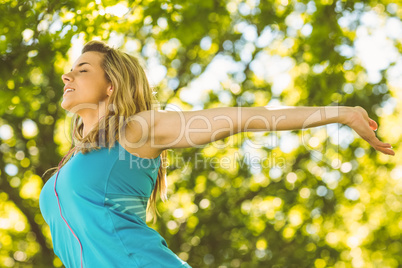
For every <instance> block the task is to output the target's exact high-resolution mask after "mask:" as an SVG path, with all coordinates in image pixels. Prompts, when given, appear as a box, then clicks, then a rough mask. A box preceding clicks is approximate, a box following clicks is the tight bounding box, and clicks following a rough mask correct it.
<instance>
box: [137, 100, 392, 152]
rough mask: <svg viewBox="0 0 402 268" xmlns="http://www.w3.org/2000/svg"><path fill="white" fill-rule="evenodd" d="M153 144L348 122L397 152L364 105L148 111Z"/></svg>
mask: <svg viewBox="0 0 402 268" xmlns="http://www.w3.org/2000/svg"><path fill="white" fill-rule="evenodd" d="M145 117H146V118H147V120H146V121H147V122H150V123H149V126H150V128H149V130H148V131H149V133H150V135H149V136H148V137H149V138H151V147H153V148H159V149H160V150H164V149H168V148H185V147H196V146H200V145H204V144H207V143H210V142H213V141H216V140H220V139H223V138H226V137H229V136H231V135H234V134H236V133H239V132H249V131H250V132H256V131H279V130H295V129H305V128H310V127H317V126H322V125H326V124H330V123H341V124H347V125H349V126H350V127H351V128H353V129H354V130H355V131H356V132H357V133H358V134H359V135H360V136H361V137H362V138H363V139H365V140H366V141H367V142H369V143H370V144H371V145H372V146H373V147H374V148H375V149H376V150H379V151H381V152H383V153H385V154H394V152H393V151H392V150H391V149H390V147H391V145H390V144H386V143H383V142H381V141H379V140H378V139H377V137H376V136H375V134H374V132H373V130H375V129H376V128H377V124H376V123H375V122H374V121H373V120H372V119H370V118H369V117H368V115H367V112H366V111H365V110H364V109H363V108H361V107H358V106H357V107H343V106H340V107H338V106H331V107H227V108H226V107H225V108H213V109H206V110H201V111H185V112H175V111H174V112H173V111H161V110H159V111H147V115H146V116H145Z"/></svg>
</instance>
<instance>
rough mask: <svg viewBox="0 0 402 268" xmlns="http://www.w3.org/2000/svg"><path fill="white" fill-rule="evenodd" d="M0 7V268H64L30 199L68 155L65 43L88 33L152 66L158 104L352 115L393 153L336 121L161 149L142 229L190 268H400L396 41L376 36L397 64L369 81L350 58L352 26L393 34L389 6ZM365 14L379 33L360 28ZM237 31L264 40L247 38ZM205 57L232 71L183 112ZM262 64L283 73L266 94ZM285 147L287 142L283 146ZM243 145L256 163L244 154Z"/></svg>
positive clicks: (180, 2)
mask: <svg viewBox="0 0 402 268" xmlns="http://www.w3.org/2000/svg"><path fill="white" fill-rule="evenodd" d="M0 3H1V4H0V115H1V117H0V118H1V119H0V143H1V145H0V267H62V263H61V262H60V260H59V259H58V258H57V257H56V256H55V255H54V253H53V250H52V244H51V237H50V231H49V227H48V226H47V224H46V223H45V222H44V220H43V218H42V216H41V214H40V210H39V206H38V199H39V193H40V189H41V187H42V186H43V184H44V182H45V181H46V180H47V179H48V176H44V177H43V178H42V174H43V173H44V172H45V171H46V170H47V169H48V168H51V167H55V166H57V164H58V162H59V161H60V160H61V158H62V156H63V154H65V153H66V151H67V150H68V147H69V141H68V138H66V137H68V134H66V133H68V131H67V129H68V127H69V123H68V122H69V121H68V116H66V112H65V111H64V110H63V109H61V107H60V101H61V98H62V93H63V83H62V80H61V75H62V74H63V73H64V72H65V71H67V70H68V69H70V68H71V64H72V62H73V61H74V60H75V58H73V57H72V56H71V55H72V53H73V50H72V47H73V43H74V42H73V41H74V40H81V43H82V42H86V41H89V40H92V39H93V38H97V39H101V40H104V41H108V40H112V41H113V40H114V41H113V42H112V41H110V42H111V44H116V43H117V44H118V46H120V47H121V49H122V50H124V51H127V52H130V53H131V54H133V55H136V56H138V57H140V58H141V59H143V61H144V63H145V64H147V63H150V62H151V60H152V59H153V60H155V59H157V61H158V62H159V64H161V65H163V66H165V68H164V69H163V68H162V69H161V70H162V73H163V72H166V75H164V76H163V79H162V80H160V81H158V83H157V84H156V85H154V86H155V90H156V91H157V92H158V93H157V96H158V98H159V100H160V101H161V104H162V106H163V107H164V106H165V105H167V104H171V105H176V106H178V107H180V108H181V109H183V110H191V109H200V108H204V109H207V108H213V107H224V106H264V105H267V104H275V103H280V104H282V105H289V106H299V105H305V106H326V105H348V106H355V105H359V106H362V107H364V108H365V109H367V111H368V113H369V115H370V117H372V118H373V119H374V120H376V121H377V122H379V126H380V127H379V130H378V131H377V135H378V137H379V138H380V139H381V140H383V141H386V142H390V143H391V144H393V146H394V150H395V151H396V156H395V157H391V156H386V155H382V154H380V153H378V152H376V151H375V150H373V149H372V148H370V146H369V144H368V143H366V142H365V141H364V140H362V139H360V138H358V137H357V136H356V134H354V133H353V132H351V131H350V129H349V128H348V127H346V126H338V125H336V126H335V127H332V128H326V127H321V128H315V129H310V130H305V131H291V132H272V133H267V132H260V133H241V134H237V135H235V136H232V137H230V138H227V139H225V140H223V141H220V142H215V143H212V144H208V145H206V146H203V147H201V148H189V149H180V150H175V151H174V152H173V151H169V161H170V165H169V167H168V181H169V200H168V201H167V202H165V203H159V204H158V208H159V210H160V212H161V217H160V218H159V219H158V221H157V223H156V224H152V221H149V225H150V226H151V227H153V228H155V229H156V230H158V231H159V232H160V233H161V234H162V236H163V237H165V238H166V240H167V243H168V245H169V247H170V248H171V249H172V250H173V251H174V252H175V253H177V254H178V255H179V256H180V257H181V258H182V259H184V260H186V261H188V263H189V264H190V265H191V266H193V267H221V268H223V267H246V268H250V267H277V268H279V267H317V268H324V267H337V268H338V267H339V268H341V267H402V254H401V252H402V243H401V232H402V216H401V211H402V197H401V195H402V161H401V158H400V157H399V156H398V155H400V154H401V153H402V152H401V150H400V149H399V143H400V141H401V138H402V136H401V118H402V117H401V107H400V105H398V103H400V101H401V99H402V95H401V89H402V86H401V83H400V82H401V79H400V78H399V83H398V80H396V82H395V81H394V82H392V81H391V77H393V76H392V73H395V72H399V77H400V76H401V71H400V69H398V68H396V67H395V66H398V65H397V61H398V57H399V58H400V57H401V55H400V54H401V51H402V43H401V42H402V34H401V32H400V31H399V32H398V31H396V32H394V33H393V34H394V35H392V34H391V36H390V35H385V37H384V38H385V39H386V40H387V42H388V43H389V44H390V45H391V46H392V47H393V48H394V49H395V51H396V54H397V57H396V58H393V59H388V62H386V64H385V65H384V66H382V67H381V68H380V70H379V73H380V76H379V78H377V79H374V80H375V81H373V80H371V79H370V75H369V74H370V72H369V70H368V67H367V66H366V65H365V63H364V58H363V57H362V56H359V52H358V49H356V48H357V47H358V46H357V43H356V42H357V39H358V37H359V34H361V32H360V33H359V31H361V30H362V29H366V30H367V34H368V35H371V34H374V33H375V32H376V29H379V28H381V27H385V26H384V25H385V22H387V21H389V20H390V19H393V21H394V22H395V21H398V22H399V23H400V18H401V17H402V6H401V3H400V2H399V1H398V2H395V1H376V0H373V1H362V2H357V1H333V0H322V1H300V2H296V1H288V0H282V1H263V0H260V1H257V0H250V1H241V0H233V1H220V0H194V1H184V0H172V1H160V0H156V1H128V2H120V4H121V5H123V6H125V7H127V9H126V11H127V12H126V13H125V14H120V15H119V14H113V9H110V7H112V6H115V5H116V4H117V3H118V2H115V1H96V2H94V1H85V0H84V1H78V0H77V1H42V0H38V1H7V0H2V1H1V2H0ZM107 7H109V8H107ZM365 14H375V16H377V17H378V18H379V22H375V23H374V25H372V24H371V25H367V22H365V20H364V19H362V18H363V17H364V15H365ZM343 18H349V22H348V23H347V25H345V23H342V19H343ZM343 22H344V21H343ZM368 24H370V23H368ZM399 25H401V24H399ZM246 26H247V27H251V28H245V27H246ZM246 32H247V33H246ZM250 32H253V33H254V34H255V33H256V34H257V36H258V37H259V36H262V35H263V34H264V33H269V34H270V36H271V38H272V39H271V41H270V42H268V43H265V44H264V42H263V41H261V42H260V43H259V42H257V39H255V38H254V39H253V38H252V37H250V36H248V33H250ZM116 40H118V41H116ZM261 40H264V39H263V38H261ZM365 45H366V44H365ZM370 45H371V44H370V43H367V46H370ZM363 47H364V46H363ZM379 50H381V47H380V48H379ZM149 51H153V52H152V53H151V52H149ZM374 52H375V53H373V55H372V56H373V57H374V56H375V55H374V54H376V53H377V52H376V51H374ZM380 52H382V51H378V53H380ZM217 55H220V56H225V57H227V58H230V59H231V60H232V61H234V62H237V63H240V64H241V65H242V66H243V69H241V70H235V71H233V72H230V73H228V74H227V76H226V78H225V79H223V80H220V83H219V85H218V86H217V88H215V89H212V88H211V89H208V88H206V89H205V90H204V91H203V93H202V94H201V96H202V98H200V99H198V100H197V102H198V103H197V105H196V106H195V104H194V103H192V102H190V101H188V102H186V101H185V98H181V97H180V95H181V94H184V93H185V92H186V90H189V87H190V84H191V82H193V84H194V83H197V81H198V83H201V82H200V80H197V79H200V77H202V74H203V73H204V72H205V75H207V79H209V78H210V79H214V77H213V74H211V72H208V69H207V66H208V65H209V64H210V63H211V61H212V60H213V59H214V58H215V57H216V56H217ZM264 55H265V57H266V59H269V60H268V61H267V62H266V63H267V64H268V63H269V62H271V63H272V62H273V63H275V62H276V63H278V62H281V60H288V61H289V62H291V64H290V67H289V68H287V69H286V70H285V71H283V72H282V73H285V74H287V76H286V75H285V76H284V77H285V78H286V77H287V78H288V79H289V81H290V82H289V83H288V84H287V85H286V86H285V87H284V88H283V90H282V91H280V92H278V91H277V89H275V87H274V86H273V85H274V83H273V81H278V80H275V78H276V74H275V69H276V68H278V69H280V68H281V67H280V65H278V66H270V67H269V68H268V69H269V70H271V71H273V73H274V75H271V76H269V75H267V76H266V75H260V73H261V72H265V71H267V70H264V67H261V66H262V65H257V64H256V63H257V62H261V61H264V60H263V59H265V58H264V57H263V56H264ZM362 58H363V60H362ZM272 59H273V60H272ZM271 60H272V61H271ZM275 60H276V61H275ZM399 61H400V59H399ZM147 65H148V64H147ZM148 66H151V65H148ZM256 66H257V67H256ZM258 66H260V67H258ZM267 66H268V65H267ZM399 66H400V64H399ZM158 70H159V69H158ZM152 71H153V70H149V69H148V70H147V72H149V73H151V72H152ZM154 71H155V70H154ZM208 75H209V76H208ZM204 79H205V76H204ZM183 96H184V95H183ZM272 100H275V101H276V102H271V101H272ZM334 133H335V134H336V133H338V134H339V135H338V137H339V138H338V140H342V142H341V143H339V144H337V138H331V137H332V136H331V135H333V134H334ZM291 138H292V140H296V141H297V140H298V142H296V143H295V144H297V146H295V147H294V148H293V149H292V150H288V151H287V150H284V149H283V148H284V147H282V145H281V144H283V143H286V142H290V140H291ZM343 138H345V139H343ZM269 141H271V142H269ZM272 141H274V142H272ZM275 141H277V142H275ZM250 142H254V144H256V143H259V144H260V146H259V148H256V149H254V150H253V152H254V153H256V154H257V155H259V156H260V159H262V160H263V161H256V162H254V163H252V161H251V162H250V161H248V160H247V159H246V158H247V155H249V154H247V152H249V151H247V146H246V145H245V144H246V143H250ZM219 146H220V148H218V147H219ZM236 157H237V158H236ZM224 159H225V161H226V160H229V162H225V163H231V164H230V165H229V166H225V164H223V163H224V162H223V160H224ZM253 159H255V158H253ZM150 220H151V219H150ZM133 239H135V238H133Z"/></svg>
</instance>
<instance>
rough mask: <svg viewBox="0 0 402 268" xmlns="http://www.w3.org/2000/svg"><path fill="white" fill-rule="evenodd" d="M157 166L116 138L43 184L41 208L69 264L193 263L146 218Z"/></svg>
mask: <svg viewBox="0 0 402 268" xmlns="http://www.w3.org/2000/svg"><path fill="white" fill-rule="evenodd" d="M159 166H160V156H158V157H157V158H154V159H147V158H141V157H137V156H135V155H133V154H131V153H129V152H127V151H126V150H125V149H124V148H123V147H122V146H121V145H120V144H119V143H116V145H115V146H114V147H113V148H111V149H109V148H101V149H100V150H93V151H91V152H89V153H86V154H82V153H78V154H76V155H75V156H72V158H71V159H70V160H69V161H68V162H67V163H66V164H65V165H64V166H63V167H62V168H61V169H60V171H59V175H58V177H57V180H56V174H55V175H53V176H52V177H51V178H50V179H49V180H48V181H47V182H46V183H45V185H44V186H43V188H42V191H41V193H40V197H39V206H40V210H41V213H42V215H43V218H44V219H45V221H46V223H47V224H48V225H49V227H50V232H51V236H52V243H53V249H54V252H55V254H56V255H57V256H58V257H59V258H60V260H61V261H62V262H63V264H64V265H65V266H66V267H67V268H79V267H83V268H95V267H96V268H98V267H105V268H112V267H116V268H123V267H124V268H126V267H133V268H134V267H144V268H158V267H160V268H162V267H163V268H169V267H172V268H173V267H190V266H189V265H188V264H187V263H186V262H184V261H182V260H181V259H180V258H179V257H178V256H177V255H175V254H174V253H173V252H172V251H171V250H170V249H169V248H168V247H167V244H166V241H165V240H164V239H163V238H162V237H161V236H160V234H159V233H158V232H156V231H155V230H154V229H152V228H150V227H148V225H147V224H146V222H145V217H146V207H147V203H148V199H149V197H150V195H151V193H152V190H153V188H154V186H155V182H156V178H157V175H158V170H159ZM55 180H56V181H55ZM56 193H57V196H56Z"/></svg>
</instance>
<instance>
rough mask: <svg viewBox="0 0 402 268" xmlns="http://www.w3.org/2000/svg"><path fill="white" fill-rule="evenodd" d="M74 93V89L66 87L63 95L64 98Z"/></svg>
mask: <svg viewBox="0 0 402 268" xmlns="http://www.w3.org/2000/svg"><path fill="white" fill-rule="evenodd" d="M74 91H75V89H74V88H72V87H68V86H65V87H64V94H63V96H64V95H66V94H68V93H70V92H74Z"/></svg>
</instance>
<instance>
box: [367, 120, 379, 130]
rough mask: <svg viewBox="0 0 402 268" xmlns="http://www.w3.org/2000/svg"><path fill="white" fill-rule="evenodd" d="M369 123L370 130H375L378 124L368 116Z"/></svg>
mask: <svg viewBox="0 0 402 268" xmlns="http://www.w3.org/2000/svg"><path fill="white" fill-rule="evenodd" d="M369 125H370V127H371V129H372V130H377V129H378V124H377V122H376V121H374V120H373V119H371V118H369Z"/></svg>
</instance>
